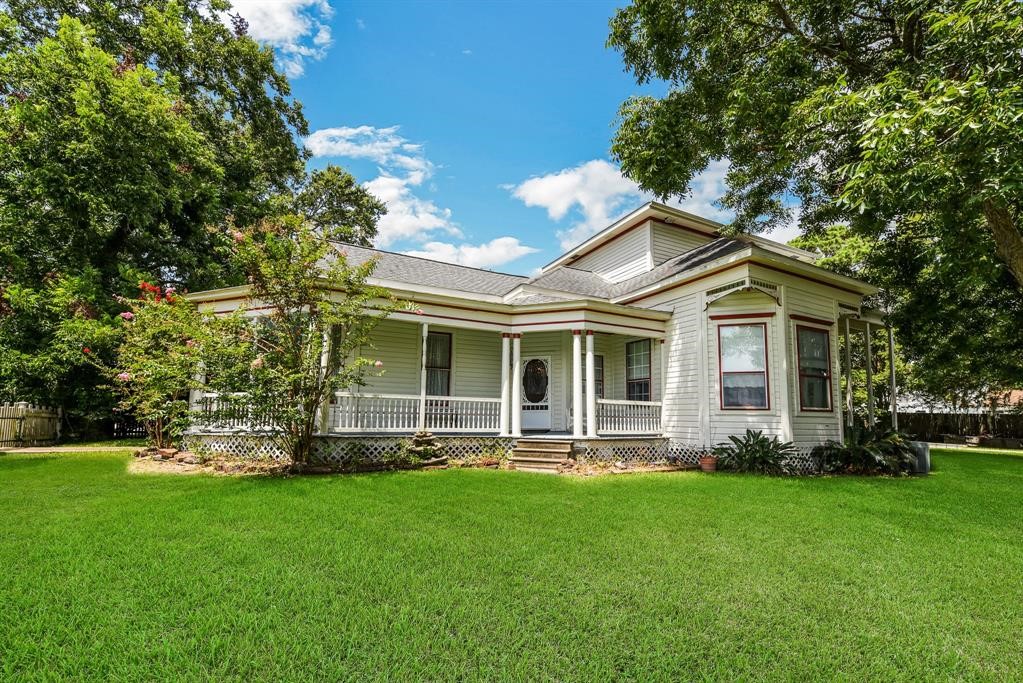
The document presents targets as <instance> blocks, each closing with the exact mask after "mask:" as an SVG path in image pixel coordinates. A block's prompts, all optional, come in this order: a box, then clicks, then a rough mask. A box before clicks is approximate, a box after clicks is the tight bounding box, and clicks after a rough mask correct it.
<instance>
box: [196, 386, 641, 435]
mask: <svg viewBox="0 0 1023 683" xmlns="http://www.w3.org/2000/svg"><path fill="white" fill-rule="evenodd" d="M423 401H425V406H424V409H423V418H422V419H423V420H424V421H425V425H423V426H424V427H425V429H426V430H428V431H431V432H436V433H439V434H444V433H448V434H489V433H494V434H496V433H499V432H500V429H501V399H499V398H480V397H467V396H427V397H426V398H425V399H423V398H422V397H420V396H416V395H410V394H356V393H352V392H345V391H342V392H338V393H337V394H336V395H335V400H334V402H333V403H332V404H331V405H330V412H329V414H328V420H327V431H328V432H329V433H336V434H358V433H373V432H377V433H386V434H408V433H411V432H414V431H416V430H418V429H419V428H420V404H421V402H423ZM596 404H597V410H596V412H597V430H596V431H597V434H598V435H647V434H659V433H660V431H661V402H660V401H615V400H609V399H597V400H596ZM193 410H194V411H195V412H196V413H197V417H196V424H197V425H198V426H201V428H203V429H207V430H213V431H225V432H237V431H246V430H260V429H266V428H267V427H268V425H269V423H268V420H266V419H261V416H258V415H253V411H252V409H251V407H250V406H249V405H248V404H247V403H246V402H245V396H244V394H232V395H229V396H226V397H221V396H220V395H219V394H216V393H202V394H200V395H199V396H198V397H197V400H196V402H195V404H193ZM569 412H570V414H571V412H572V411H571V407H569ZM585 421H586V422H587V423H588V422H589V420H588V419H587V420H585Z"/></svg>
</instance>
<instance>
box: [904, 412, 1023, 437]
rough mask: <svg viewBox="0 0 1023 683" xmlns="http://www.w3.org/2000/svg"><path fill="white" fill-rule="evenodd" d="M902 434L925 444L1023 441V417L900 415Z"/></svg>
mask: <svg viewBox="0 0 1023 683" xmlns="http://www.w3.org/2000/svg"><path fill="white" fill-rule="evenodd" d="M899 430H900V431H903V432H906V433H907V434H912V435H913V436H915V437H916V438H918V439H922V440H925V441H934V442H938V443H940V442H942V441H944V437H945V436H946V435H948V436H961V437H965V436H977V435H979V434H981V433H982V432H983V433H985V434H989V435H991V436H1000V437H1006V438H1010V439H1023V414H1019V413H999V414H998V415H995V416H991V415H977V414H966V413H899Z"/></svg>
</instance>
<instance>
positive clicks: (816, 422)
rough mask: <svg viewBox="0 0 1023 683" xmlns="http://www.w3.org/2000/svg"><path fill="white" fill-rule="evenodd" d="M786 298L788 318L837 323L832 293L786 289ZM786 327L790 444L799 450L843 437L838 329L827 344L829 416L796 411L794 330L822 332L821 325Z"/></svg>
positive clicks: (832, 329)
mask: <svg viewBox="0 0 1023 683" xmlns="http://www.w3.org/2000/svg"><path fill="white" fill-rule="evenodd" d="M785 294H786V297H787V299H788V302H787V303H788V312H789V314H790V315H792V314H795V315H803V316H808V317H811V318H816V319H819V320H831V321H835V320H837V318H836V315H835V311H836V301H835V298H834V296H833V295H832V292H831V291H829V290H827V289H825V288H820V289H817V290H814V289H812V288H798V287H792V286H789V287H786V288H785ZM787 324H788V326H789V344H788V353H789V358H791V362H790V367H791V368H792V373H791V375H792V376H791V378H790V381H791V383H792V384H791V386H792V390H791V391H790V392H789V403H790V404H791V406H792V408H791V411H792V440H793V442H794V443H796V444H797V445H799V446H814V445H817V444H820V443H823V442H824V441H828V440H838V439H840V438H841V435H842V413H841V410H840V401H841V398H840V393H839V392H840V389H839V381H838V378H839V376H840V375H839V366H838V362H839V357H838V353H839V346H838V334H837V332H838V330H837V325H832V326H831V327H830V328H829V329H828V331H829V332H830V335H829V341H830V343H831V406H832V409H833V410H832V412H830V413H822V412H803V411H801V410H800V409H799V356H798V354H797V352H796V326H797V325H805V326H806V327H817V328H822V327H824V326H823V325H814V324H811V323H806V322H801V321H797V320H792V319H791V318H790V319H789V320H788V321H787Z"/></svg>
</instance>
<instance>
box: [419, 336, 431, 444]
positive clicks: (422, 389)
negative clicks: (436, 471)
mask: <svg viewBox="0 0 1023 683" xmlns="http://www.w3.org/2000/svg"><path fill="white" fill-rule="evenodd" d="M422 327H423V349H422V351H423V352H422V353H421V354H420V359H419V360H420V363H419V431H423V430H424V429H426V338H427V336H428V335H429V334H430V324H429V323H423V326H422Z"/></svg>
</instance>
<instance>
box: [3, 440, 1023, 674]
mask: <svg viewBox="0 0 1023 683" xmlns="http://www.w3.org/2000/svg"><path fill="white" fill-rule="evenodd" d="M127 461H128V458H127V457H126V456H123V455H112V454H109V455H108V454H87V455H70V456H69V455H61V456H40V455H35V456H32V455H4V456H0V677H2V678H5V679H7V678H11V677H17V678H26V679H33V678H38V679H53V678H69V677H70V678H78V679H92V680H95V679H109V678H116V679H121V680H124V679H132V680H151V679H165V680H166V679H182V678H190V679H220V680H223V679H238V680H250V679H253V678H261V679H266V678H275V679H313V678H315V679H333V680H337V679H341V678H345V679H353V678H354V679H392V680H393V679H408V678H413V679H453V678H460V679H495V678H502V679H521V680H525V679H530V680H536V679H561V680H572V679H579V680H608V679H636V680H650V679H675V680H677V679H680V678H687V679H691V678H711V679H725V680H732V679H735V678H745V679H759V678H785V679H797V680H798V679H804V680H805V679H808V678H829V679H832V678H841V679H848V680H864V679H874V680H893V679H915V680H919V679H943V680H944V679H951V678H968V679H978V678H979V679H1011V678H1016V677H1018V676H1019V675H1020V672H1021V671H1023V457H1021V456H1018V455H1006V454H989V453H980V452H976V451H970V452H938V453H936V454H935V457H934V462H935V465H936V471H935V472H934V474H933V475H932V476H930V477H927V478H919V479H901V480H893V479H857V478H829V479H809V478H807V479H770V478H761V477H753V476H729V475H723V474H715V475H704V474H700V473H679V474H653V475H630V476H620V477H611V476H608V477H599V478H591V479H575V478H567V477H549V476H543V475H529V474H523V473H516V472H498V471H491V470H479V471H465V470H463V471H458V470H448V471H433V472H404V473H395V474H378V475H362V476H337V477H307V478H295V479H270V478H228V477H206V476H191V477H179V476H170V475H149V476H141V475H128V474H126V473H125V464H126V462H127Z"/></svg>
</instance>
